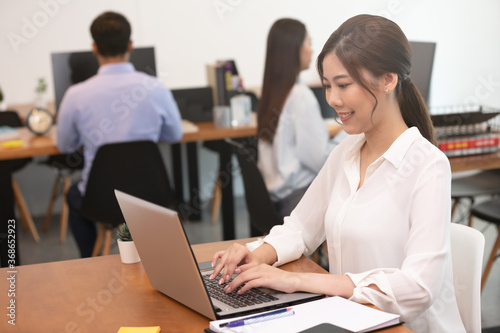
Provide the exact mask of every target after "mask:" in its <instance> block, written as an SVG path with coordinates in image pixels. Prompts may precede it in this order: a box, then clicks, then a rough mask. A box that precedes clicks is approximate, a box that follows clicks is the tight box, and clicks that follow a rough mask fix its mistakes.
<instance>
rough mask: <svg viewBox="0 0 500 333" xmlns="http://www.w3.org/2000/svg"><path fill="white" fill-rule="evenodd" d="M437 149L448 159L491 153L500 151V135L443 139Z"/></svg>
mask: <svg viewBox="0 0 500 333" xmlns="http://www.w3.org/2000/svg"><path fill="white" fill-rule="evenodd" d="M438 148H439V149H440V150H441V151H443V152H444V153H445V155H446V156H448V157H455V156H465V155H476V154H486V153H493V152H496V151H497V150H499V149H500V134H499V133H490V134H478V135H473V136H466V137H449V138H443V139H441V140H439V142H438Z"/></svg>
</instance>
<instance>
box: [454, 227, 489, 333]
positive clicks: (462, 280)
mask: <svg viewBox="0 0 500 333" xmlns="http://www.w3.org/2000/svg"><path fill="white" fill-rule="evenodd" d="M450 234H451V256H452V264H453V280H454V281H453V284H454V287H455V294H456V297H457V303H458V310H459V312H460V317H461V318H462V322H463V324H464V325H465V330H466V331H467V332H469V333H472V332H477V333H480V332H481V272H482V268H483V253H484V236H483V234H482V233H480V232H479V231H477V230H476V229H473V228H471V227H468V226H465V225H461V224H456V223H451V227H450Z"/></svg>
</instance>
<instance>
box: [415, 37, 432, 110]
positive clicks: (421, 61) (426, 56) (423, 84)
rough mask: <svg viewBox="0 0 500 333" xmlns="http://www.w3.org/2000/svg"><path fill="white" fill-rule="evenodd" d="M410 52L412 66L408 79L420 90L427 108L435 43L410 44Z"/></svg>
mask: <svg viewBox="0 0 500 333" xmlns="http://www.w3.org/2000/svg"><path fill="white" fill-rule="evenodd" d="M410 47H411V50H412V59H411V62H412V65H411V67H412V68H411V72H410V78H411V80H412V82H413V83H414V84H415V85H416V86H417V88H418V90H420V94H421V95H422V97H423V98H424V100H425V102H426V103H427V106H429V94H430V87H431V76H432V67H433V65H434V53H435V51H436V43H433V42H410Z"/></svg>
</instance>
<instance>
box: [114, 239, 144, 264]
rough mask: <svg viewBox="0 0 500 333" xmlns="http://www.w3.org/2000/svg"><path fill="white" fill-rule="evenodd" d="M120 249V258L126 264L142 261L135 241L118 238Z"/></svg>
mask: <svg viewBox="0 0 500 333" xmlns="http://www.w3.org/2000/svg"><path fill="white" fill-rule="evenodd" d="M117 241H118V250H119V251H120V258H121V259H122V263H124V264H133V263H136V262H139V261H141V258H140V257H139V253H137V249H136V248H135V244H134V242H124V241H122V240H121V239H118V240H117Z"/></svg>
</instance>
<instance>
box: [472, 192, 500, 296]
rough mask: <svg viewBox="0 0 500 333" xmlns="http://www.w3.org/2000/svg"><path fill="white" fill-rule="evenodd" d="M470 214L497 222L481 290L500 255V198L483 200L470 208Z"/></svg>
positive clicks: (490, 221) (487, 220)
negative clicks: (494, 238)
mask: <svg viewBox="0 0 500 333" xmlns="http://www.w3.org/2000/svg"><path fill="white" fill-rule="evenodd" d="M470 214H471V216H473V217H477V218H479V219H481V220H483V221H486V222H489V223H493V224H496V226H497V233H498V235H497V239H496V241H495V244H494V245H493V249H492V250H491V254H490V257H489V259H488V262H487V264H486V267H485V268H484V272H483V277H482V278H481V291H482V290H483V288H484V285H485V284H486V280H487V279H488V275H489V274H490V271H491V267H492V266H493V262H494V261H495V259H497V258H498V257H500V254H498V250H499V249H500V198H493V199H490V200H487V201H485V202H482V203H480V204H478V205H476V206H473V207H472V208H471V210H470Z"/></svg>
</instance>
